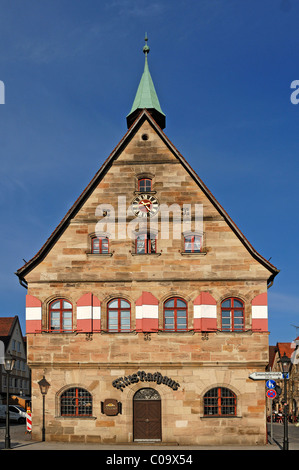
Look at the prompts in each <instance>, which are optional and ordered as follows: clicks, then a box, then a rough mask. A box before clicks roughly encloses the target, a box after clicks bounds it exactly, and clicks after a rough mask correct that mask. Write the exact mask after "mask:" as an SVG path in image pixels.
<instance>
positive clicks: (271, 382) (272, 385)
mask: <svg viewBox="0 0 299 470" xmlns="http://www.w3.org/2000/svg"><path fill="white" fill-rule="evenodd" d="M266 386H267V388H275V387H276V382H275V380H267V382H266Z"/></svg>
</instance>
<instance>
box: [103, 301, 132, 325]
mask: <svg viewBox="0 0 299 470" xmlns="http://www.w3.org/2000/svg"><path fill="white" fill-rule="evenodd" d="M107 310H108V311H107V313H108V315H107V316H108V331H109V332H112V333H113V332H126V331H130V328H131V305H130V303H129V302H127V301H126V300H124V299H113V300H111V301H110V302H109V303H108V309H107Z"/></svg>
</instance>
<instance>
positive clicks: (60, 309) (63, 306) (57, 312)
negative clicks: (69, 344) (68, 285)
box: [49, 299, 73, 331]
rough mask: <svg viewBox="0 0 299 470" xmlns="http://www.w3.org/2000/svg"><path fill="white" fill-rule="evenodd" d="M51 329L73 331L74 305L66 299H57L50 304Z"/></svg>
mask: <svg viewBox="0 0 299 470" xmlns="http://www.w3.org/2000/svg"><path fill="white" fill-rule="evenodd" d="M49 329H50V330H51V331H72V329H73V306H72V304H71V303H70V302H68V301H67V300H65V299H57V300H54V301H53V302H51V303H50V306H49Z"/></svg>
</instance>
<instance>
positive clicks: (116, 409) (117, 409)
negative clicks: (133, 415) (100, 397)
mask: <svg viewBox="0 0 299 470" xmlns="http://www.w3.org/2000/svg"><path fill="white" fill-rule="evenodd" d="M101 408H102V413H103V414H105V415H106V416H116V415H118V413H121V403H119V402H118V401H117V400H114V399H113V398H108V399H107V400H105V401H104V402H101Z"/></svg>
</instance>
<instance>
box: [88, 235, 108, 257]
mask: <svg viewBox="0 0 299 470" xmlns="http://www.w3.org/2000/svg"><path fill="white" fill-rule="evenodd" d="M91 252H92V253H98V254H102V253H109V239H108V238H107V237H94V238H92V240H91Z"/></svg>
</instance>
